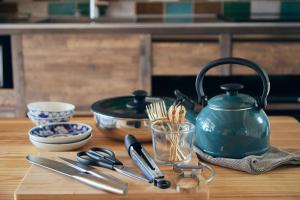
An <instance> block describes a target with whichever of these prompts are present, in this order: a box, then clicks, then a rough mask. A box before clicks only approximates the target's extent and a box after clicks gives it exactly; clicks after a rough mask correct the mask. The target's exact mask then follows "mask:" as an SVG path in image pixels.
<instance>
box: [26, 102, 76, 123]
mask: <svg viewBox="0 0 300 200" xmlns="http://www.w3.org/2000/svg"><path fill="white" fill-rule="evenodd" d="M27 108H28V110H29V112H28V113H29V114H30V115H31V116H33V117H37V118H44V119H47V118H66V117H71V116H72V115H73V114H74V110H75V106H74V105H72V104H69V103H63V102H51V101H45V102H33V103H30V104H28V105H27Z"/></svg>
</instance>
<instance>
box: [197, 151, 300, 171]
mask: <svg viewBox="0 0 300 200" xmlns="http://www.w3.org/2000/svg"><path fill="white" fill-rule="evenodd" d="M194 150H195V152H196V154H197V156H198V158H199V159H202V160H205V161H206V162H209V163H212V164H215V165H220V166H223V167H227V168H231V169H236V170H239V171H245V172H248V173H250V174H261V173H264V172H268V171H270V170H272V169H274V168H276V167H279V166H282V165H298V166H300V155H296V154H293V153H290V152H287V151H284V150H282V149H279V148H276V147H273V146H271V147H270V149H269V150H268V151H267V152H266V153H264V154H262V155H260V156H254V155H250V156H247V157H244V158H242V159H230V158H218V157H212V156H210V155H207V154H205V153H204V152H203V151H201V150H200V149H198V148H196V147H194Z"/></svg>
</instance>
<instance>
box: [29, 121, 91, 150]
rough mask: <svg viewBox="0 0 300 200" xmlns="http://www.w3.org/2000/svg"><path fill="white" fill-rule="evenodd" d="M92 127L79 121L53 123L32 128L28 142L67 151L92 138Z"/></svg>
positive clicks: (43, 147) (49, 148)
mask: <svg viewBox="0 0 300 200" xmlns="http://www.w3.org/2000/svg"><path fill="white" fill-rule="evenodd" d="M91 132H92V128H91V127H90V126H88V125H86V124H81V123H71V122H63V123H54V124H48V125H41V126H37V127H34V128H32V129H31V130H30V131H29V132H28V135H29V139H30V142H31V143H32V144H33V145H34V146H36V147H37V148H39V149H42V150H47V151H69V150H74V149H78V148H80V147H82V146H84V145H85V144H86V143H87V142H88V141H89V140H90V139H91V138H92V133H91Z"/></svg>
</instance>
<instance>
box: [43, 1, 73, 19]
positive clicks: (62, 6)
mask: <svg viewBox="0 0 300 200" xmlns="http://www.w3.org/2000/svg"><path fill="white" fill-rule="evenodd" d="M75 13H76V4H75V3H49V4H48V14H49V15H67V16H70V15H75Z"/></svg>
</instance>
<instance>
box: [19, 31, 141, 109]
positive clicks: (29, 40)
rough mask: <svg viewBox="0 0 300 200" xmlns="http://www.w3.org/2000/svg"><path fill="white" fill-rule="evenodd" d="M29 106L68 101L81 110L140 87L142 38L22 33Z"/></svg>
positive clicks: (132, 36)
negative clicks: (39, 103)
mask: <svg viewBox="0 0 300 200" xmlns="http://www.w3.org/2000/svg"><path fill="white" fill-rule="evenodd" d="M22 39H23V40H22V41H23V49H24V50H23V52H24V70H25V83H26V86H25V96H26V102H27V103H28V102H32V101H45V100H46V101H64V102H69V103H73V104H75V105H76V107H77V110H79V111H87V112H89V111H90V105H91V104H92V103H93V102H95V101H97V100H99V99H101V98H106V97H111V96H118V95H128V94H130V93H131V92H132V91H133V90H135V89H136V88H137V80H138V67H139V60H138V58H139V43H140V42H139V36H138V35H124V34H122V35H101V34H67V33H64V34H59V33H57V34H25V35H23V38H22Z"/></svg>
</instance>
